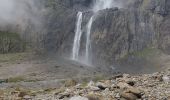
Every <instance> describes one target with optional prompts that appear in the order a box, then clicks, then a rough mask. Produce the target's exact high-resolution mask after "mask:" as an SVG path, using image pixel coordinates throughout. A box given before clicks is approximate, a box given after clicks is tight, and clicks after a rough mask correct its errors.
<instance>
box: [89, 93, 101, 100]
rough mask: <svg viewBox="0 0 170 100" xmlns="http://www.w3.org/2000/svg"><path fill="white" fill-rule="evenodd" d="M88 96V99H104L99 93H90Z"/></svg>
mask: <svg viewBox="0 0 170 100" xmlns="http://www.w3.org/2000/svg"><path fill="white" fill-rule="evenodd" d="M87 98H88V100H103V98H102V97H101V96H100V95H97V94H89V95H88V96H87Z"/></svg>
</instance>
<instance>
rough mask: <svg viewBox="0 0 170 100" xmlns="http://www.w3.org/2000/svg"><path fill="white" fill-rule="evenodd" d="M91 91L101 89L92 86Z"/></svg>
mask: <svg viewBox="0 0 170 100" xmlns="http://www.w3.org/2000/svg"><path fill="white" fill-rule="evenodd" d="M90 90H92V91H100V88H99V87H95V86H91V87H90Z"/></svg>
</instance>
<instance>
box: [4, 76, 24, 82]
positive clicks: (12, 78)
mask: <svg viewBox="0 0 170 100" xmlns="http://www.w3.org/2000/svg"><path fill="white" fill-rule="evenodd" d="M24 80H25V79H24V78H23V77H20V76H18V77H11V78H8V80H7V82H8V83H17V82H22V81H24Z"/></svg>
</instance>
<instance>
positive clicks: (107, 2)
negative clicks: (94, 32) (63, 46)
mask: <svg viewBox="0 0 170 100" xmlns="http://www.w3.org/2000/svg"><path fill="white" fill-rule="evenodd" d="M114 3H115V2H114V0H95V2H94V6H93V9H92V11H93V15H92V17H91V18H90V19H89V21H88V23H87V25H86V47H85V48H86V49H85V57H84V58H85V59H84V60H85V63H86V64H90V60H91V59H90V57H89V55H90V51H91V50H90V49H91V40H90V38H91V37H90V35H91V28H92V24H93V21H94V20H95V19H94V17H95V16H96V15H97V13H98V11H99V10H103V9H107V8H112V6H113V4H114ZM82 17H83V13H82V12H78V14H77V23H76V31H75V37H74V44H73V50H72V59H73V60H78V59H79V51H80V44H81V43H80V42H81V36H82V30H81V28H82V25H81V24H82ZM83 62H84V61H83Z"/></svg>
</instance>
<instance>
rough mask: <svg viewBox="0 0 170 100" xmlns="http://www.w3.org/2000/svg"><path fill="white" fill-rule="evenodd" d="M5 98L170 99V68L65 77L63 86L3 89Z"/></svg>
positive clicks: (39, 99)
mask: <svg viewBox="0 0 170 100" xmlns="http://www.w3.org/2000/svg"><path fill="white" fill-rule="evenodd" d="M0 98H1V100H170V69H168V70H165V71H162V72H157V73H153V74H142V75H130V74H117V75H114V76H112V77H111V78H109V79H104V80H102V79H101V80H97V81H90V82H83V83H78V82H76V81H75V80H65V81H63V85H62V86H61V87H60V88H48V89H42V90H28V89H23V88H16V87H11V88H10V89H7V90H6V89H1V91H0Z"/></svg>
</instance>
